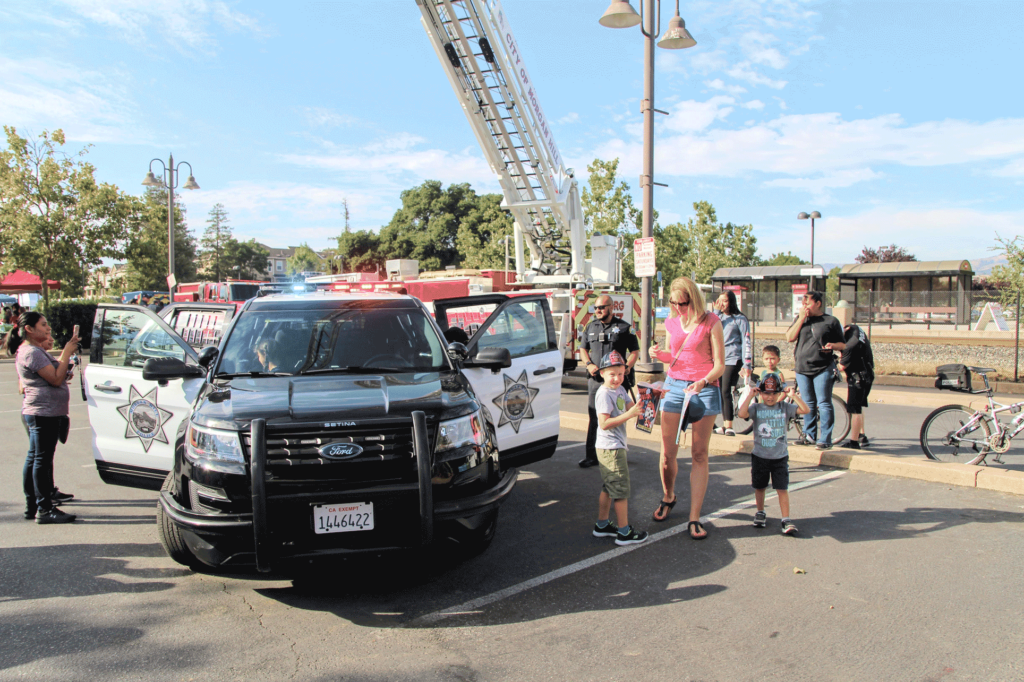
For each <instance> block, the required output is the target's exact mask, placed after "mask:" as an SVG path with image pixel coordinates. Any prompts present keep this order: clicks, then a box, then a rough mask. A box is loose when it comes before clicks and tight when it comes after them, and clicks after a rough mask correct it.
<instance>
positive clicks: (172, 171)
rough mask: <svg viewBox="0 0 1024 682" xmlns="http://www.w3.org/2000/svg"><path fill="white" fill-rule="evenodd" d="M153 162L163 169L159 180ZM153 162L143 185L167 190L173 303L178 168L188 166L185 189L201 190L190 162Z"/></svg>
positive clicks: (169, 270)
mask: <svg viewBox="0 0 1024 682" xmlns="http://www.w3.org/2000/svg"><path fill="white" fill-rule="evenodd" d="M153 161H159V162H160V165H161V166H162V167H163V174H162V176H161V177H159V178H158V177H156V176H155V175H153ZM153 161H150V162H149V172H148V173H146V177H145V179H144V180H143V181H142V184H143V185H145V186H146V187H166V188H167V277H168V280H167V290H168V291H169V292H170V294H171V300H172V301H173V300H174V287H173V286H171V279H170V277H171V275H173V274H174V190H175V188H176V187H177V186H178V168H180V167H181V166H188V180H186V181H185V184H184V185H182V187H183V188H184V189H199V183H197V182H196V179H195V176H193V175H192V164H190V163H189V162H188V161H182V162H181V163H179V164H178V165H177V166H175V165H174V154H171V156H170V159H168V161H167V163H166V164H165V163H164V162H163V160H162V159H153Z"/></svg>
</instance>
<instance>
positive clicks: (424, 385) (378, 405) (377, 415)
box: [193, 372, 479, 430]
mask: <svg viewBox="0 0 1024 682" xmlns="http://www.w3.org/2000/svg"><path fill="white" fill-rule="evenodd" d="M477 409H479V406H478V405H477V402H476V400H475V398H474V397H473V395H472V389H471V388H470V387H469V382H468V381H467V380H466V379H465V377H463V376H462V375H461V374H460V373H457V372H440V373H439V372H417V373H405V374H358V375H355V374H346V375H334V376H305V377H304V376H295V377H257V378H247V377H238V378H235V379H232V380H231V381H229V382H227V383H224V384H219V385H215V384H207V386H206V388H205V390H204V393H203V396H202V397H201V398H200V400H199V404H198V406H197V407H196V409H195V412H194V414H193V420H194V421H195V423H197V424H199V425H201V426H209V427H213V428H226V429H236V430H241V429H245V428H248V425H249V422H250V421H252V420H253V419H256V418H263V419H266V420H267V422H268V423H288V422H292V421H294V422H309V421H331V420H365V419H386V418H388V417H392V418H400V417H408V416H409V415H410V414H411V413H412V412H413V411H414V410H422V411H424V412H426V413H427V415H428V418H433V419H450V418H453V417H457V416H461V415H463V414H469V413H471V412H473V411H475V410H477Z"/></svg>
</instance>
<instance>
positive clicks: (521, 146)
mask: <svg viewBox="0 0 1024 682" xmlns="http://www.w3.org/2000/svg"><path fill="white" fill-rule="evenodd" d="M416 4H417V5H419V8H420V11H421V13H422V17H421V21H422V23H423V27H424V28H425V29H426V31H427V35H428V36H429V37H430V43H431V45H432V46H433V47H434V51H435V52H436V53H437V58H438V59H439V60H440V62H441V65H442V67H443V68H444V71H445V74H446V75H447V76H448V81H449V82H450V83H451V86H452V89H453V90H454V91H455V94H456V95H457V97H458V99H459V103H460V104H461V105H462V110H463V112H464V113H465V114H466V118H467V119H468V120H469V124H470V127H471V128H472V130H473V133H474V135H476V138H477V142H478V143H479V144H480V148H481V149H482V150H483V153H484V156H485V157H486V159H487V162H488V164H489V165H490V166H491V169H492V170H493V171H494V172H495V173H496V174H497V176H498V181H499V183H500V184H501V189H502V193H503V194H504V200H503V201H502V207H504V208H506V209H508V210H509V211H510V212H511V213H512V216H513V218H514V219H515V228H514V243H515V254H516V257H515V262H516V276H517V280H518V281H519V282H521V283H529V284H534V285H539V286H567V287H569V288H586V289H592V288H594V287H608V286H618V285H619V284H620V282H621V274H620V273H621V262H620V256H619V252H620V246H621V244H620V243H619V241H618V239H617V238H616V237H614V236H600V235H595V236H594V237H593V238H592V239H591V251H592V259H591V260H587V259H586V231H585V229H584V226H583V210H582V207H581V205H580V195H579V184H578V182H577V180H576V178H575V177H574V175H575V174H574V172H573V170H572V169H571V168H570V169H566V168H565V166H564V165H563V163H562V156H561V154H560V153H559V151H558V145H557V144H556V143H555V138H554V134H553V132H552V130H551V124H550V122H549V121H548V119H547V118H546V117H545V116H544V111H543V109H542V108H541V105H540V101H539V99H538V96H537V91H536V87H535V86H534V84H533V81H532V80H531V79H530V75H529V72H528V71H527V69H526V65H525V63H524V61H523V56H522V52H521V51H520V49H519V45H518V43H517V42H516V39H515V36H514V35H513V34H512V29H511V27H510V26H509V22H508V17H507V16H506V14H505V12H504V10H503V9H502V6H501V2H500V0H416ZM524 246H525V248H526V249H528V251H529V254H530V256H529V257H530V263H529V267H526V264H525V263H524V262H523V258H522V257H521V254H523V252H524Z"/></svg>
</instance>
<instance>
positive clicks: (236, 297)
mask: <svg viewBox="0 0 1024 682" xmlns="http://www.w3.org/2000/svg"><path fill="white" fill-rule="evenodd" d="M259 291H260V285H259V284H232V285H231V298H229V299H228V300H229V301H248V300H249V299H250V298H256V294H258V293H259Z"/></svg>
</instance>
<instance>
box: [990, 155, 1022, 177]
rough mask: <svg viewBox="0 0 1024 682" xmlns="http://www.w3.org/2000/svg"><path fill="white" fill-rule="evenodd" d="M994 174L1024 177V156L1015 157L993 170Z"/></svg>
mask: <svg viewBox="0 0 1024 682" xmlns="http://www.w3.org/2000/svg"><path fill="white" fill-rule="evenodd" d="M992 175H995V176H997V177H1003V178H1024V158H1021V159H1014V160H1013V161H1011V162H1009V163H1008V164H1006V165H1005V166H1003V167H1001V168H997V169H996V170H994V171H992Z"/></svg>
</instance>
